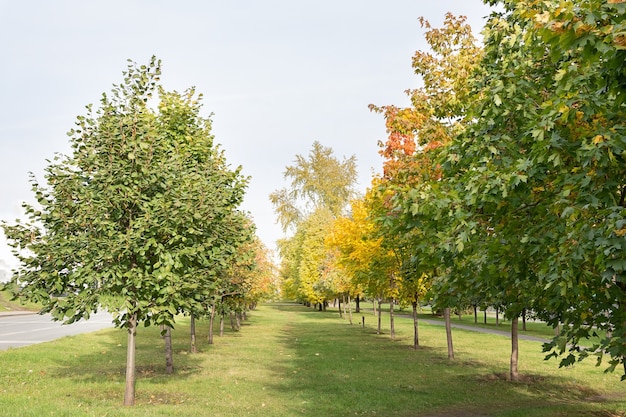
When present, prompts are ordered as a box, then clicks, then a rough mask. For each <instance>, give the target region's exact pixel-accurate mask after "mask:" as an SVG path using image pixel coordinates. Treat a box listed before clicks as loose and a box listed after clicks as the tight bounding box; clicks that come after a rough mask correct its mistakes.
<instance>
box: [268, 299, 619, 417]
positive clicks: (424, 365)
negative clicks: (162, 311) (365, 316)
mask: <svg viewBox="0 0 626 417" xmlns="http://www.w3.org/2000/svg"><path fill="white" fill-rule="evenodd" d="M271 307H272V308H275V309H277V310H279V311H284V312H294V313H297V316H298V317H297V319H296V320H294V321H292V322H290V323H289V325H288V326H285V328H284V329H283V330H282V332H281V335H280V341H281V343H282V344H283V346H284V347H285V351H289V352H292V354H290V355H289V357H287V358H285V360H284V363H283V365H282V366H280V367H277V368H276V369H275V372H276V373H280V374H281V375H280V378H279V379H281V381H282V382H281V383H280V384H276V385H275V386H273V387H272V389H275V390H277V391H278V392H281V393H282V395H285V396H288V397H291V398H293V401H292V402H290V405H291V407H290V409H289V413H291V415H295V414H299V415H312V416H313V415H348V414H349V415H374V414H375V415H384V416H405V417H408V416H434V417H438V416H444V415H450V416H468V417H469V416H490V415H519V416H523V415H555V416H559V415H562V416H565V415H567V416H612V415H615V414H611V413H610V412H608V411H607V412H604V411H602V410H601V409H602V404H601V403H600V402H598V401H610V400H607V399H601V400H597V399H598V398H599V394H598V393H597V392H596V391H594V390H592V389H589V388H587V387H584V386H582V385H575V384H568V383H565V382H564V381H562V380H560V379H558V378H556V377H551V376H540V375H530V376H523V378H522V380H521V381H520V382H516V383H511V382H509V381H507V380H506V375H504V374H497V373H494V371H493V366H490V365H489V364H487V363H482V362H481V361H477V360H466V361H459V360H457V361H450V360H448V359H447V352H445V351H444V350H442V349H435V348H419V349H417V350H414V349H412V348H411V347H410V346H407V344H408V343H410V342H407V341H404V342H392V341H390V340H389V339H388V338H384V337H376V336H373V335H372V334H371V329H367V328H366V329H363V328H361V327H359V326H356V325H354V326H350V325H348V324H346V323H345V322H341V321H338V320H337V315H336V314H328V313H323V312H318V311H314V310H312V309H309V308H305V307H302V306H298V305H295V304H288V303H281V304H277V305H271ZM311 317H315V320H311V321H309V320H308V318H311ZM594 401H595V402H594ZM609 408H611V407H609ZM613 408H614V407H613Z"/></svg>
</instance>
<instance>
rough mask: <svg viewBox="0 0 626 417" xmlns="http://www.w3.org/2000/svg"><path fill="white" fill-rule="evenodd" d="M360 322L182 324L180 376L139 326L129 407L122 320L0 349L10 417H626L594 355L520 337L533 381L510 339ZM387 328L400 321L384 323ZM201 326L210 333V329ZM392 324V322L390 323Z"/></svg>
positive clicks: (291, 311)
mask: <svg viewBox="0 0 626 417" xmlns="http://www.w3.org/2000/svg"><path fill="white" fill-rule="evenodd" d="M364 314H369V315H370V317H367V318H366V323H367V325H366V326H365V327H362V326H360V325H356V324H355V325H352V326H351V325H349V324H348V323H347V321H346V320H342V319H340V318H339V317H338V314H337V312H336V310H335V311H333V310H332V309H331V310H329V311H327V312H318V311H314V310H313V309H309V308H305V307H303V306H299V305H296V304H290V303H275V304H267V305H263V306H260V307H259V309H258V310H256V311H253V312H251V313H250V315H249V319H248V320H247V321H245V322H244V325H243V327H242V330H241V332H238V333H235V332H230V331H228V332H226V334H225V335H224V337H221V338H219V337H216V339H215V344H214V345H208V344H206V342H204V341H203V339H201V340H202V342H200V343H199V345H200V350H201V351H200V353H198V354H189V353H188V349H189V348H188V334H187V330H188V326H187V325H188V323H187V322H186V321H184V320H182V321H181V323H180V324H179V326H178V327H177V330H176V331H175V332H174V340H173V343H174V352H175V359H174V365H175V367H176V372H175V374H174V375H171V376H166V375H165V374H164V370H165V364H164V362H165V361H164V358H163V341H162V340H161V338H160V337H159V335H158V329H155V328H141V329H140V331H139V333H138V350H137V353H138V357H137V364H138V382H137V405H136V406H135V407H132V408H125V407H122V406H121V403H122V396H123V390H124V364H125V355H126V348H125V338H126V335H125V333H124V331H122V330H117V329H110V330H104V331H99V332H96V333H92V334H88V335H81V336H73V337H66V338H63V339H60V340H57V341H54V342H49V343H44V344H40V345H34V346H30V347H26V348H20V349H12V350H9V351H5V352H0V415H2V416H5V415H6V416H16V417H20V416H37V417H39V416H68V417H70V416H171V415H176V416H177V417H178V416H181V417H182V416H203V415H211V416H298V415H299V416H320V415H333V416H398V417H414V416H430V417H437V416H457V417H461V416H474V417H475V416H484V415H489V416H509V417H510V416H531V417H532V416H604V417H608V416H626V413H624V410H626V396H625V395H624V383H622V382H620V381H619V375H618V374H605V373H603V372H602V368H596V367H594V366H593V364H592V363H591V362H583V363H579V364H576V365H575V366H573V367H570V368H566V369H559V368H558V367H557V363H556V361H549V362H546V361H544V360H543V359H542V358H543V355H542V354H541V349H540V344H539V343H536V342H526V341H520V349H521V353H520V371H521V373H522V374H523V378H522V382H518V383H511V382H508V381H506V374H507V370H508V358H509V357H508V355H509V350H510V346H509V344H510V342H509V340H508V339H506V338H505V337H501V336H495V335H488V334H480V333H476V332H470V331H462V330H455V331H454V343H455V353H456V357H457V359H456V360H455V361H453V362H451V361H448V360H447V356H446V345H445V343H446V341H445V333H444V331H443V327H441V326H439V325H426V324H422V325H421V326H420V343H421V345H422V347H421V348H420V349H418V350H413V349H412V348H411V343H412V321H411V320H410V319H405V318H399V319H397V320H396V331H397V337H396V340H394V341H392V340H390V338H389V335H388V334H383V335H377V334H376V332H375V320H374V317H373V315H371V314H370V313H361V314H360V315H364ZM385 324H386V325H388V322H387V323H385ZM206 331H207V328H206V323H201V324H200V326H199V329H198V334H199V335H201V334H205V333H206ZM385 331H386V330H385Z"/></svg>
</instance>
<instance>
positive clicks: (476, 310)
mask: <svg viewBox="0 0 626 417" xmlns="http://www.w3.org/2000/svg"><path fill="white" fill-rule="evenodd" d="M477 323H478V307H477V306H474V324H477Z"/></svg>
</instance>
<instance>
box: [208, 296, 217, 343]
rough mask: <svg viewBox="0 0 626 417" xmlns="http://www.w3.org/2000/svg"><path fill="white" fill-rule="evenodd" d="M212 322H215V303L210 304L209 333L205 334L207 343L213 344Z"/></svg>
mask: <svg viewBox="0 0 626 417" xmlns="http://www.w3.org/2000/svg"><path fill="white" fill-rule="evenodd" d="M213 323H215V304H213V305H212V306H211V314H209V335H208V336H207V342H209V345H212V344H213Z"/></svg>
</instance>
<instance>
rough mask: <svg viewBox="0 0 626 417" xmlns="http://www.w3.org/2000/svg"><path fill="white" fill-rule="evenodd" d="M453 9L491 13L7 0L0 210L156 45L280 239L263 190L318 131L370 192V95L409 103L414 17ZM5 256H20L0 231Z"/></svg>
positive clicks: (174, 85)
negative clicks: (197, 99) (193, 95)
mask: <svg viewBox="0 0 626 417" xmlns="http://www.w3.org/2000/svg"><path fill="white" fill-rule="evenodd" d="M448 11H450V12H452V13H453V14H455V15H466V16H468V20H469V22H470V23H471V24H472V27H473V28H474V30H475V32H479V31H480V29H481V27H482V24H483V19H482V18H483V17H485V16H486V15H488V14H489V9H488V7H487V6H485V5H484V4H483V3H482V2H481V1H480V0H437V1H430V0H385V1H383V0H378V1H374V0H333V1H330V0H316V1H310V0H300V1H296V0H266V1H252V0H248V1H243V0H239V1H237V0H231V1H227V0H222V1H218V0H204V1H201V0H197V1H176V2H174V1H165V0H150V1H149V0H133V1H127V0H90V1H84V0H55V1H34V0H20V1H15V0H0V56H1V59H2V61H1V63H0V219H4V220H9V221H11V220H13V219H15V218H16V217H18V216H20V215H21V213H22V210H21V207H20V204H21V203H20V202H21V201H23V200H29V201H30V200H31V197H32V192H31V190H30V184H29V182H28V172H31V171H32V172H34V173H35V175H36V176H37V177H38V179H39V180H40V181H42V182H43V178H42V172H43V167H44V166H45V165H46V164H47V163H46V159H50V158H52V156H53V155H54V153H55V152H61V153H67V152H69V141H68V137H67V136H66V132H67V131H68V130H70V129H71V128H72V127H73V126H74V121H75V119H76V116H78V115H83V114H84V113H85V111H84V109H85V106H86V105H87V104H90V103H93V104H94V106H97V104H98V100H99V98H100V96H101V94H102V93H103V92H109V91H110V90H111V86H112V84H113V83H119V82H121V81H122V71H124V70H125V69H126V67H127V59H129V58H130V59H132V60H134V61H136V62H137V63H139V64H143V63H147V62H148V60H149V58H150V56H152V55H156V56H157V57H158V58H160V59H162V60H163V66H162V69H163V75H162V77H161V80H162V83H163V85H164V87H165V88H166V89H168V90H173V89H175V90H179V91H182V90H184V89H186V88H188V87H190V86H195V87H196V90H197V92H200V93H203V94H204V97H205V98H204V109H205V112H206V115H208V114H209V113H211V112H212V113H214V116H213V121H214V134H215V136H216V141H217V142H218V143H220V144H221V145H222V146H223V148H224V149H225V151H226V156H227V158H228V160H229V161H230V163H231V164H232V165H233V166H236V165H242V166H243V172H244V174H245V175H248V176H251V177H252V180H251V183H250V186H249V188H248V192H247V196H246V201H245V203H244V206H243V209H245V210H247V211H250V212H251V213H252V215H253V217H254V219H255V222H256V224H257V227H258V235H259V236H260V238H261V239H262V240H263V241H264V242H265V243H266V245H268V247H270V248H274V242H275V240H276V239H278V238H280V237H282V231H281V230H280V227H279V226H278V225H277V224H276V222H275V217H274V213H273V211H272V206H271V204H270V202H269V199H268V195H269V194H270V193H271V192H272V191H274V190H276V189H278V188H282V187H283V186H284V185H285V184H284V182H283V178H282V173H283V170H284V168H285V167H286V166H287V165H290V164H291V163H292V162H293V160H294V157H295V155H296V154H308V152H309V150H310V149H311V146H312V144H313V141H315V140H317V141H319V142H320V143H321V144H322V145H324V146H330V147H332V148H333V149H334V151H335V155H336V156H337V157H340V158H342V157H344V156H346V157H349V156H351V155H356V157H357V160H358V166H359V174H360V188H361V189H363V190H365V188H366V187H367V186H368V185H369V182H370V179H371V175H372V172H379V171H380V166H381V163H382V161H381V158H380V157H379V156H378V153H377V150H378V148H377V145H376V144H377V141H378V140H381V139H384V138H385V127H384V120H383V119H382V117H381V116H380V115H378V114H374V113H371V112H370V111H369V110H368V108H367V106H368V104H370V103H373V104H377V105H385V104H396V105H406V104H408V101H407V99H406V96H405V94H404V91H405V90H406V89H408V88H414V87H416V86H417V85H418V84H417V83H418V80H417V77H416V76H414V75H413V73H412V69H411V57H412V55H413V53H414V52H415V51H416V50H418V49H425V48H426V43H425V41H424V38H423V30H422V29H421V28H420V26H419V23H418V21H417V18H418V17H419V16H424V17H426V18H427V19H428V20H430V22H431V23H432V24H433V25H434V26H439V25H440V24H441V22H442V21H443V18H444V15H445V13H446V12H448ZM0 261H4V262H0V266H2V264H3V263H9V264H12V262H13V261H12V260H11V258H10V255H9V251H8V249H7V247H6V245H5V244H4V241H3V238H1V237H0Z"/></svg>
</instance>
